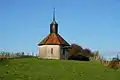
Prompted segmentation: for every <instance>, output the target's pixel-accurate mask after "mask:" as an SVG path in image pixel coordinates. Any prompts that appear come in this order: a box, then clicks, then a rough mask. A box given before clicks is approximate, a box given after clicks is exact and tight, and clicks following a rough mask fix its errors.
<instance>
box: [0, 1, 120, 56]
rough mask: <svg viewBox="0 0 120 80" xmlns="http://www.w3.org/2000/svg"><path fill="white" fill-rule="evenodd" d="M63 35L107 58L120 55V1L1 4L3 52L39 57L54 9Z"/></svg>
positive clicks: (11, 2)
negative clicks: (117, 53) (22, 53)
mask: <svg viewBox="0 0 120 80" xmlns="http://www.w3.org/2000/svg"><path fill="white" fill-rule="evenodd" d="M54 7H55V9H56V21H57V23H58V25H59V34H60V35H61V36H62V37H63V38H64V39H65V40H66V41H68V42H69V43H70V44H72V43H76V44H78V45H80V46H81V47H83V48H89V49H91V50H92V51H95V50H99V51H100V53H101V54H103V55H104V56H110V55H115V54H116V52H117V51H120V42H119V41H120V37H119V35H120V0H0V51H2V50H4V51H9V52H23V51H24V52H34V53H38V46H37V44H38V43H39V42H40V41H41V40H42V39H43V38H45V37H46V36H47V35H48V34H49V25H50V23H51V21H52V13H53V8H54Z"/></svg>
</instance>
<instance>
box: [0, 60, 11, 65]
mask: <svg viewBox="0 0 120 80" xmlns="http://www.w3.org/2000/svg"><path fill="white" fill-rule="evenodd" d="M7 64H9V60H0V66H3V65H7Z"/></svg>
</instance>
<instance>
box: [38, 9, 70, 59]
mask: <svg viewBox="0 0 120 80" xmlns="http://www.w3.org/2000/svg"><path fill="white" fill-rule="evenodd" d="M38 48H39V55H38V57H39V58H42V59H65V60H66V59H68V49H69V48H70V44H69V43H68V42H67V41H65V40H64V38H62V37H61V36H60V34H59V33H58V23H57V22H56V20H55V9H54V11H53V20H52V22H51V24H50V33H49V34H48V36H47V37H45V38H44V39H43V40H41V42H40V43H39V44H38Z"/></svg>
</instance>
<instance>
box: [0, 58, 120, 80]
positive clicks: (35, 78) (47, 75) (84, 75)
mask: <svg viewBox="0 0 120 80" xmlns="http://www.w3.org/2000/svg"><path fill="white" fill-rule="evenodd" d="M0 80H120V71H119V70H114V69H110V68H106V67H103V66H102V65H101V64H100V63H99V62H97V61H89V62H84V61H65V60H40V59H36V58H23V59H16V60H9V61H0Z"/></svg>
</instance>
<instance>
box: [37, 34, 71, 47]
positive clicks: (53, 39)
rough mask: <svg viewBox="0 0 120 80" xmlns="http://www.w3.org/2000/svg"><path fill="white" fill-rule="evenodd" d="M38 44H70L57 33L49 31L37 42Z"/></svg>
mask: <svg viewBox="0 0 120 80" xmlns="http://www.w3.org/2000/svg"><path fill="white" fill-rule="evenodd" d="M38 45H39V46H40V45H63V46H70V44H69V43H67V42H66V41H65V40H64V39H63V38H62V37H61V36H60V35H59V34H55V33H51V34H49V35H48V36H47V37H46V38H44V39H43V40H42V41H41V42H40V43H39V44H38Z"/></svg>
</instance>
